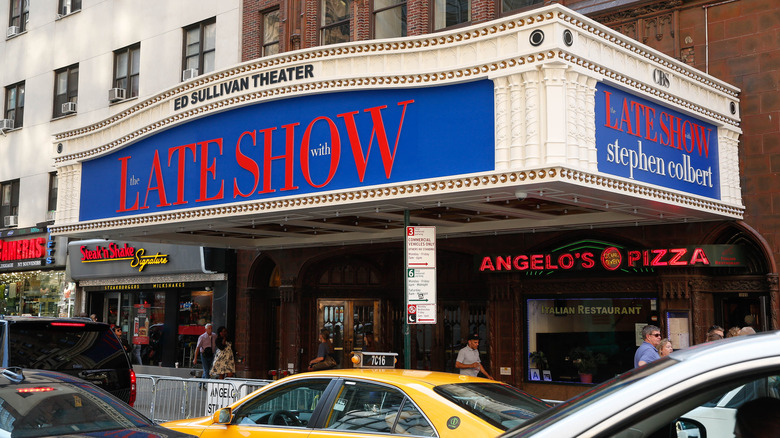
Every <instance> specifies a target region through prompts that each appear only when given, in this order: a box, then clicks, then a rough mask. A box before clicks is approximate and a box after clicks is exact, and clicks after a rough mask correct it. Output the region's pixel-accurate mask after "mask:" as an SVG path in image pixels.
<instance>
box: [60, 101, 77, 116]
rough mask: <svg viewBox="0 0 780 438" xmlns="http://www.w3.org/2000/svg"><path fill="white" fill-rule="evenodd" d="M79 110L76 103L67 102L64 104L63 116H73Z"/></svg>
mask: <svg viewBox="0 0 780 438" xmlns="http://www.w3.org/2000/svg"><path fill="white" fill-rule="evenodd" d="M77 109H78V105H76V102H65V103H63V104H62V114H73V113H75V112H76V110H77Z"/></svg>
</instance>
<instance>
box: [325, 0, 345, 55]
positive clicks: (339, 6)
mask: <svg viewBox="0 0 780 438" xmlns="http://www.w3.org/2000/svg"><path fill="white" fill-rule="evenodd" d="M321 8H322V10H320V14H321V15H322V21H321V26H320V38H321V40H322V44H323V45H327V44H337V43H345V42H347V41H349V40H350V37H349V25H350V17H351V15H350V11H351V10H352V2H351V0H322V3H321Z"/></svg>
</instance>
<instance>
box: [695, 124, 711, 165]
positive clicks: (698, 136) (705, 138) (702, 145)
mask: <svg viewBox="0 0 780 438" xmlns="http://www.w3.org/2000/svg"><path fill="white" fill-rule="evenodd" d="M705 131H706V132H705ZM711 131H712V130H711V129H706V128H705V127H704V126H701V125H696V129H695V130H694V138H695V140H696V146H698V148H699V156H701V154H702V150H703V151H704V156H705V157H707V158H709V156H710V145H709V143H708V142H709V140H710V134H711Z"/></svg>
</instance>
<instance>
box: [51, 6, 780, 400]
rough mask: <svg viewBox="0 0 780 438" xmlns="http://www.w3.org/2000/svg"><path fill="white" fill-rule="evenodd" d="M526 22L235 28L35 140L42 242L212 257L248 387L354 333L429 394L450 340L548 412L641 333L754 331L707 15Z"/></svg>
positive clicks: (750, 257)
mask: <svg viewBox="0 0 780 438" xmlns="http://www.w3.org/2000/svg"><path fill="white" fill-rule="evenodd" d="M250 3H251V4H250ZM530 3H531V4H529V2H519V3H518V2H503V3H502V4H500V5H499V4H498V3H494V2H468V1H462V2H447V3H444V2H441V3H439V2H430V3H429V2H389V3H387V4H383V3H382V2H327V1H325V2H303V3H300V2H291V3H278V4H274V3H271V2H244V3H243V10H242V14H241V21H242V27H241V35H242V45H241V58H242V59H243V61H244V62H241V63H238V64H236V65H234V66H229V67H227V66H226V67H225V68H223V69H221V70H218V71H215V73H213V74H209V75H204V76H202V77H197V78H193V79H191V80H188V81H186V82H183V83H181V84H177V85H173V84H172V85H170V86H169V88H165V89H164V90H163V91H161V92H159V93H158V94H156V95H155V96H154V97H152V98H149V99H145V100H144V99H139V100H138V101H137V102H133V103H131V105H129V106H128V107H127V108H126V110H125V111H124V112H122V113H120V114H117V115H116V116H115V117H113V118H105V119H102V120H99V121H95V122H88V123H85V124H84V125H83V126H82V127H81V128H80V129H76V130H71V131H66V130H63V131H60V132H58V133H57V134H56V135H55V138H54V145H55V147H54V149H55V150H56V149H58V148H59V147H60V145H61V152H60V153H59V154H57V155H56V156H55V157H54V161H55V165H56V167H57V170H58V174H59V177H60V185H61V186H62V187H63V188H67V190H68V191H67V193H68V195H67V196H60V198H59V200H58V208H57V212H58V213H57V222H56V224H55V226H54V233H55V235H62V236H69V237H71V238H78V239H86V238H96V237H97V238H104V239H105V238H109V239H116V240H132V241H146V242H157V243H166V244H187V245H200V246H208V247H221V248H230V249H236V251H237V261H236V277H235V278H236V283H235V300H236V309H241V310H239V311H236V313H235V336H236V339H237V342H236V346H237V349H238V351H239V352H246V354H245V360H244V362H242V364H241V365H240V366H239V369H240V374H242V375H245V376H252V377H266V376H267V375H268V374H267V373H268V372H269V371H271V370H278V369H291V370H292V371H294V372H298V371H302V370H303V368H304V365H305V364H306V363H307V361H308V360H310V359H311V357H310V356H311V355H312V354H314V348H315V347H316V334H317V333H318V331H319V329H320V328H323V327H326V328H329V329H331V331H332V332H333V341H334V346H335V347H336V348H337V351H338V352H339V354H341V355H342V356H341V359H342V363H345V361H344V358H345V357H347V355H348V353H349V351H351V350H355V349H361V348H363V337H362V335H363V334H365V333H367V332H371V333H373V334H374V337H375V339H376V341H377V343H378V345H379V348H382V349H384V350H392V351H400V350H403V348H404V346H405V344H407V345H408V344H410V348H409V350H408V352H402V360H403V361H404V362H406V361H408V362H409V363H410V366H411V367H413V368H417V369H437V370H450V371H453V370H454V364H453V362H454V357H455V355H456V354H457V350H458V349H459V348H460V345H461V343H462V340H463V338H465V337H466V335H467V334H468V333H478V334H479V335H480V336H481V337H482V338H483V342H482V345H481V350H482V355H483V359H484V361H485V362H486V364H487V365H488V367H489V369H490V370H491V372H492V374H493V375H494V376H495V377H497V378H500V379H501V380H504V381H507V382H510V383H512V384H515V385H517V386H520V387H524V388H526V389H528V390H530V391H531V392H533V393H535V394H538V395H542V396H545V397H551V398H565V397H567V396H569V395H571V394H574V393H576V392H579V391H581V390H582V389H583V385H585V384H587V383H583V382H582V379H583V377H580V376H579V374H580V371H581V370H579V369H578V368H577V363H576V362H575V361H574V359H575V358H577V357H579V355H580V354H582V353H583V351H584V352H588V353H589V354H591V355H593V356H594V358H595V359H596V362H597V363H598V364H599V368H598V369H596V370H592V371H593V372H591V373H590V374H594V376H593V377H592V378H593V379H594V381H599V380H603V379H605V378H607V377H610V376H611V375H614V374H616V373H619V372H622V371H625V370H626V369H628V368H630V360H629V358H630V357H631V356H632V355H633V350H634V349H635V348H636V345H637V343H636V342H637V338H636V331H637V329H638V328H641V326H643V325H645V324H648V323H655V324H656V325H659V326H660V327H662V330H663V331H664V333H665V334H666V335H668V336H669V337H671V338H672V339H673V341H674V343H675V345H676V347H677V348H684V347H686V346H688V345H692V344H695V343H698V342H701V341H702V340H703V338H704V333H705V332H706V328H707V327H708V326H709V325H711V324H713V323H718V324H721V325H726V326H730V325H744V324H747V323H750V324H752V325H754V326H755V327H756V328H757V329H759V330H766V329H770V328H775V327H777V306H778V296H777V285H776V283H777V282H776V271H777V270H776V267H775V264H774V254H773V250H772V247H773V245H772V244H771V243H770V242H769V241H768V240H767V238H766V236H765V235H764V234H765V231H759V230H758V229H757V228H756V227H754V226H753V225H752V224H751V223H750V222H747V221H745V220H743V219H745V217H746V215H747V213H746V212H748V211H750V206H749V205H746V204H745V203H744V202H743V188H744V186H743V183H744V182H745V181H747V180H746V179H745V176H744V172H741V171H742V170H743V167H741V166H744V164H743V161H741V159H742V157H743V155H744V153H745V151H744V148H743V147H742V146H741V144H740V136H741V135H745V130H746V126H743V119H742V116H743V112H744V110H745V103H744V101H743V100H742V99H741V98H740V97H741V96H740V90H739V89H738V88H736V87H735V86H733V85H731V84H730V83H729V81H728V80H726V78H720V77H715V76H711V75H708V74H707V73H706V72H704V71H703V70H702V68H701V66H700V64H698V63H700V62H701V60H700V57H699V56H698V53H700V52H701V51H703V50H705V49H703V47H705V46H706V47H707V49H706V50H712V49H711V47H712V45H715V42H714V41H713V42H710V40H709V38H710V36H709V35H708V36H707V37H706V38H708V39H707V41H708V42H706V43H703V42H701V41H700V38H701V36H700V30H701V28H702V26H703V25H702V24H701V23H699V21H697V20H698V17H699V16H698V15H697V14H696V13H699V12H706V13H707V14H708V15H707V17H708V18H707V20H710V19H712V20H715V19H716V18H715V17H716V16H717V14H715V10H716V8H720V7H721V6H714V5H713V6H712V8H703V6H705V5H706V4H705V3H690V4H685V2H663V3H652V2H624V3H623V4H621V5H620V7H618V8H615V9H612V10H607V9H604V7H603V6H600V3H598V2H571V4H565V6H571V7H572V8H574V9H575V10H579V11H581V12H583V13H586V14H588V15H589V16H591V17H593V18H596V19H597V20H598V21H601V22H602V23H604V24H600V23H599V22H598V21H595V20H592V19H589V18H586V17H585V16H583V15H581V14H579V13H577V12H573V11H571V10H569V9H566V8H564V7H561V6H559V5H548V6H543V5H540V4H538V3H539V2H530ZM735 3H739V4H747V3H751V2H750V1H744V2H735ZM609 4H610V6H612V5H614V2H610V3H609ZM629 7H631V8H633V10H634V11H639V12H641V13H640V14H638V15H637V14H634V15H630V14H626V13H622V12H621V10H622V9H625V8H629ZM740 7H742V6H740ZM667 16H668V17H667ZM668 20H671V21H668ZM708 22H709V21H708ZM681 26H682V27H681ZM689 28H690V32H689V33H691V35H688V36H690V37H691V39H692V41H690V42H688V41H687V39H686V38H683V37H682V36H681V35H683V34H684V33H685V32H683V30H686V29H689ZM705 28H708V27H706V26H705ZM632 31H633V33H632ZM670 38H672V41H671V42H670ZM681 38H682V40H681V41H682V42H678V40H680V39H681ZM713 38H714V37H713ZM682 44H689V45H690V46H683V45H682ZM648 45H649V46H651V47H648ZM653 47H654V48H653ZM684 49H685V50H684ZM688 49H690V50H688ZM713 64H714V59H713ZM751 110H752V109H751ZM98 184H100V186H99V188H100V189H99V190H98V189H97V187H98ZM745 191H747V190H746V189H745ZM407 226H411V227H413V228H414V227H435V230H436V239H435V245H436V268H435V274H434V275H435V276H434V277H433V278H435V281H433V282H429V283H432V284H435V298H434V299H435V300H436V303H437V305H436V306H434V309H435V310H433V312H432V315H427V316H426V318H430V319H432V320H435V322H436V323H435V324H407V323H408V322H409V321H412V322H417V321H416V318H417V316H416V315H417V313H415V312H416V309H417V308H418V307H419V308H421V309H422V308H423V307H422V306H423V305H424V304H423V303H420V304H421V305H419V306H418V305H413V306H414V307H410V302H411V301H410V297H409V294H408V285H409V283H410V280H409V277H410V272H409V269H410V268H409V266H406V263H405V262H404V255H405V253H406V250H405V249H404V248H405V247H404V243H405V241H406V240H408V239H405V235H406V234H407V233H408V231H405V230H407V228H406V227H407ZM415 272H416V271H415ZM422 273H423V272H422V271H421V272H420V274H421V275H422ZM415 275H416V274H415ZM425 275H430V271H425ZM405 291H406V292H405ZM426 292H429V290H426ZM430 298H432V297H431V296H428V297H426V299H430ZM414 299H416V297H414V296H412V297H411V300H414ZM746 317H747V319H746ZM407 333H408V337H409V338H410V339H411V342H408V343H407V342H405V338H406V337H407ZM540 353H544V355H543V356H544V358H545V359H546V360H543V359H541V357H542V355H541V354H540ZM582 374H587V373H582Z"/></svg>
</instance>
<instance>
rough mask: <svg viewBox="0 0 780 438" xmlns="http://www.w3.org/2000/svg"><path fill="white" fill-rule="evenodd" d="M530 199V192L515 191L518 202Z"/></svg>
mask: <svg viewBox="0 0 780 438" xmlns="http://www.w3.org/2000/svg"><path fill="white" fill-rule="evenodd" d="M527 197H528V192H524V191H522V190H517V191H515V198H517V200H518V201H524V200H525V198H527Z"/></svg>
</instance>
